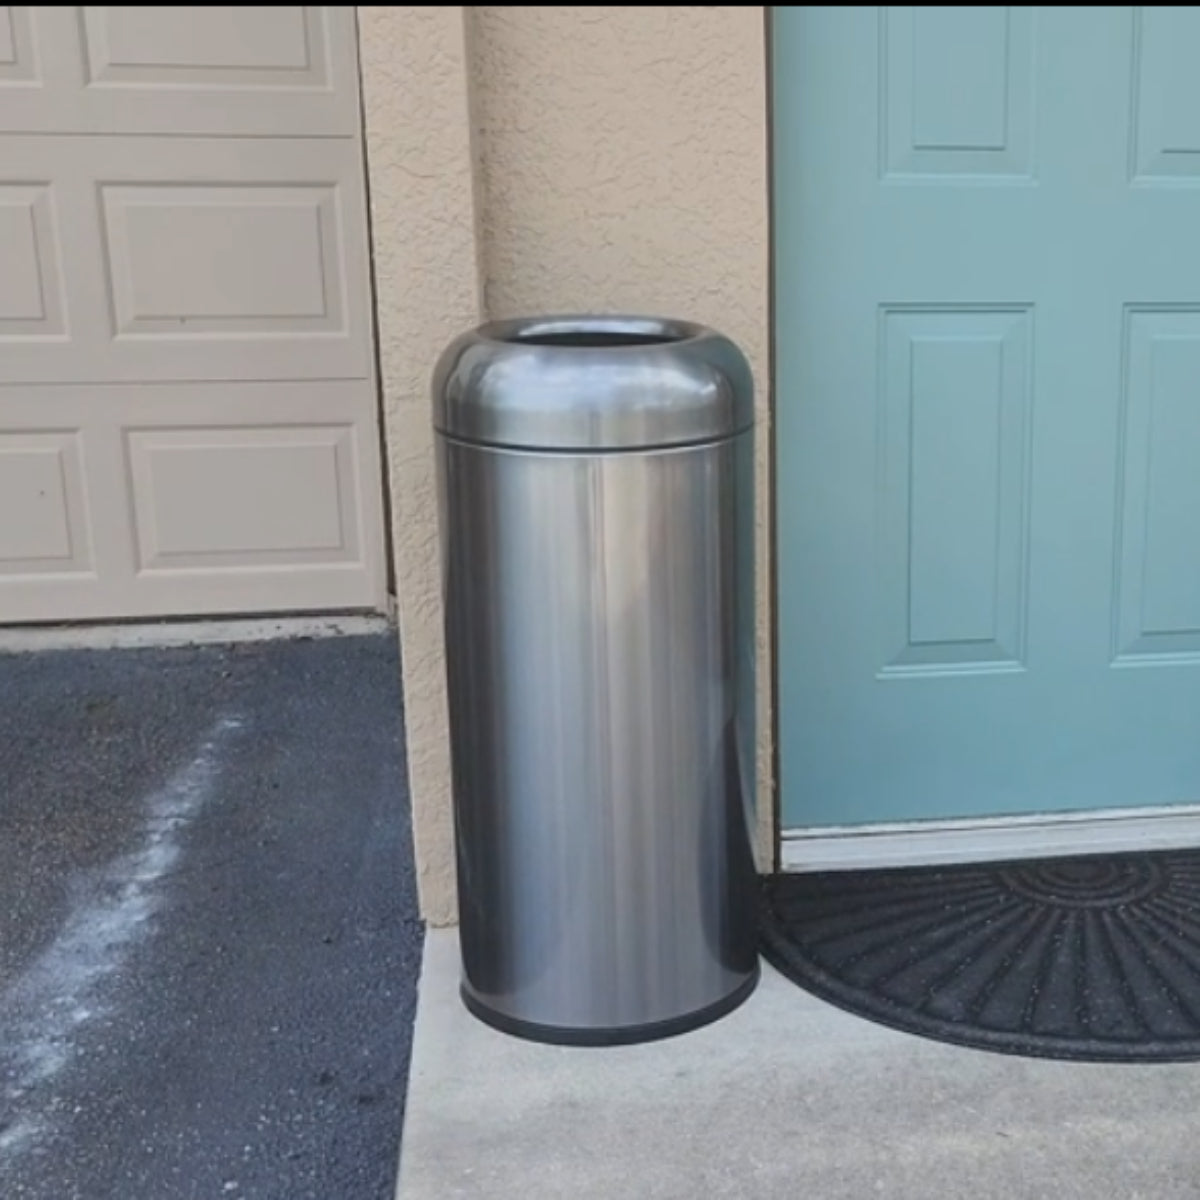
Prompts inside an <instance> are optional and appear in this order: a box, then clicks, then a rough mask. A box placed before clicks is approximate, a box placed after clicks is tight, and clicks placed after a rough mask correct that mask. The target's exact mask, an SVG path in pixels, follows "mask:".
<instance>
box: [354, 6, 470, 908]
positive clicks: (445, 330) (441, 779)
mask: <svg viewBox="0 0 1200 1200" xmlns="http://www.w3.org/2000/svg"><path fill="white" fill-rule="evenodd" d="M358 20H359V43H360V50H359V53H360V61H361V71H362V88H363V114H364V120H365V123H366V140H367V165H368V179H369V185H370V197H371V231H372V246H373V258H374V272H375V288H376V314H377V317H376V319H377V322H378V329H377V337H378V345H379V359H380V368H381V377H382V381H383V415H384V432H385V437H386V441H387V467H388V476H389V490H390V496H391V532H392V547H393V556H394V557H393V562H394V568H395V587H396V601H397V609H398V615H399V623H400V647H401V667H402V670H403V674H404V711H405V729H406V737H407V743H408V772H409V787H410V790H411V795H412V806H413V838H414V848H415V852H416V859H417V883H418V888H419V891H420V897H421V908H422V912H423V914H424V916H425V918H426V919H427V920H428V921H430V922H431V923H432V924H435V925H444V924H449V923H451V922H453V921H454V920H455V917H456V903H455V882H454V843H453V825H452V819H451V807H450V747H449V742H448V739H447V717H446V686H445V666H444V660H443V638H442V609H441V584H440V575H439V567H438V542H437V505H436V480H435V475H434V460H433V433H432V428H431V424H430V403H429V378H430V375H431V374H432V371H433V366H434V363H435V362H436V360H437V356H438V354H439V353H440V352H441V349H442V347H443V346H445V344H446V343H447V342H448V341H450V339H451V338H452V337H454V335H455V334H457V333H460V332H461V331H462V330H463V329H465V328H469V327H470V326H471V325H473V324H475V323H476V322H477V321H478V320H479V318H480V309H479V297H480V281H479V272H478V257H477V239H476V225H475V204H474V171H473V168H472V155H471V138H470V119H469V115H468V103H467V86H466V83H467V63H466V58H465V54H466V48H465V41H464V36H463V10H462V8H461V7H451V6H441V7H438V6H432V7H428V8H423V7H403V6H397V7H372V8H360V9H359V10H358Z"/></svg>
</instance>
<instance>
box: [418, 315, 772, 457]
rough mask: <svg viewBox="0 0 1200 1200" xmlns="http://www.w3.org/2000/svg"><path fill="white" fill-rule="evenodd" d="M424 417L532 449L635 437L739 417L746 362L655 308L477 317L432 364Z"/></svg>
mask: <svg viewBox="0 0 1200 1200" xmlns="http://www.w3.org/2000/svg"><path fill="white" fill-rule="evenodd" d="M433 396H434V426H435V428H436V429H438V430H439V431H440V432H441V433H443V434H446V435H448V436H450V437H454V438H458V439H461V440H463V441H471V442H480V443H484V444H487V445H492V446H510V447H515V448H526V449H538V450H568V451H569V450H588V449H593V450H595V449H636V448H638V447H652V446H676V445H687V444H689V443H692V442H706V441H715V440H717V439H720V438H724V437H729V436H731V435H733V434H736V433H740V432H742V431H743V430H745V429H749V428H750V426H751V424H752V423H753V414H754V393H753V383H752V381H751V376H750V367H749V365H748V364H747V362H746V359H745V357H744V356H743V354H742V352H741V351H740V350H739V349H738V348H737V347H736V346H735V345H734V344H733V342H731V341H730V340H729V339H728V338H726V337H723V336H722V335H721V334H719V333H717V332H715V331H714V330H712V329H708V328H706V327H704V326H703V325H696V324H693V323H691V322H688V321H675V320H670V319H667V318H662V317H638V316H548V317H533V318H524V319H517V320H510V321H494V322H492V323H490V324H487V325H481V326H480V327H479V328H477V329H474V330H472V331H471V332H470V333H466V334H463V335H462V336H461V337H459V338H457V339H456V340H455V341H453V342H452V343H451V344H450V345H449V346H448V347H447V348H446V350H445V351H444V352H443V354H442V356H441V358H440V360H439V361H438V365H437V369H436V371H435V373H434V383H433Z"/></svg>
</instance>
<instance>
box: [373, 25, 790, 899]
mask: <svg viewBox="0 0 1200 1200" xmlns="http://www.w3.org/2000/svg"><path fill="white" fill-rule="evenodd" d="M359 13H360V40H361V44H362V70H363V91H364V99H365V113H366V126H367V145H368V162H369V175H370V187H371V211H372V220H373V238H374V246H375V262H376V273H377V281H378V310H379V320H380V331H379V333H380V346H381V361H382V368H383V384H384V396H385V410H386V415H387V420H386V427H387V437H388V444H389V453H388V459H389V463H390V467H391V480H390V487H391V494H392V506H393V528H394V539H395V552H396V574H397V592H398V599H399V610H400V631H401V647H402V654H403V658H404V674H405V680H404V682H405V702H406V706H407V729H408V741H409V756H410V781H411V786H412V797H413V804H414V828H415V832H416V838H417V854H418V860H419V868H420V882H421V890H422V903H423V906H424V908H425V911H426V914H427V915H428V917H429V918H430V919H431V920H433V921H437V922H440V921H444V920H447V919H450V918H451V917H452V913H453V866H452V844H451V826H450V821H449V777H448V765H447V759H448V756H447V744H446V730H445V697H444V690H443V683H442V674H441V671H442V646H441V638H440V625H439V622H440V612H439V602H438V576H437V569H436V542H435V524H434V522H435V513H434V507H433V494H432V490H431V489H432V457H431V447H430V438H429V429H428V424H429V423H428V395H427V387H428V384H427V381H428V374H429V370H430V368H431V367H432V364H433V361H434V359H435V358H436V356H437V353H438V351H439V350H440V349H441V347H442V345H443V344H444V343H445V342H446V341H447V340H448V339H449V337H450V336H451V335H452V333H453V332H454V331H455V330H456V329H457V328H461V327H465V326H466V325H468V324H470V323H471V322H472V321H473V320H474V319H475V315H476V310H477V306H478V308H479V309H482V311H483V312H484V313H486V314H487V315H488V316H509V315H515V314H517V313H521V312H533V311H547V310H555V309H558V310H573V311H582V310H588V311H605V310H608V311H617V310H626V311H629V310H632V311H643V312H660V313H665V314H672V315H678V316H684V317H688V318H691V319H695V320H700V321H704V322H708V323H710V324H712V325H714V326H716V327H717V328H719V329H721V330H722V331H723V332H725V333H727V334H729V335H730V336H732V337H733V338H734V339H736V340H737V341H738V342H739V343H740V345H741V346H742V347H743V348H744V349H745V350H746V352H747V354H748V355H749V357H750V360H751V363H752V364H753V366H754V371H755V378H756V381H757V386H758V411H759V421H758V435H757V436H758V461H759V497H758V550H759V555H758V561H759V565H760V586H759V596H760V611H759V662H760V680H761V694H760V705H759V729H760V746H759V779H760V803H759V812H760V817H761V830H760V834H761V837H760V842H761V847H762V848H763V849H766V848H767V847H769V844H770V824H771V820H772V812H771V796H772V794H773V782H772V775H771V754H770V739H769V730H770V702H771V699H770V694H769V684H770V674H771V673H770V670H769V664H770V647H769V628H770V625H769V612H768V608H767V605H768V601H769V598H770V588H769V583H768V573H767V562H768V557H767V556H768V551H769V542H768V536H767V533H768V525H767V513H768V496H769V491H768V470H769V457H768V454H767V447H768V441H769V414H770V406H769V394H768V382H769V373H768V342H769V337H768V330H769V320H768V219H767V210H768V184H767V100H766V69H765V35H764V28H763V14H764V10H763V9H762V8H735V7H725V6H718V7H705V8H700V7H696V8H684V7H665V6H659V7H648V8H634V7H628V6H613V7H588V6H557V7H526V6H513V7H504V6H476V7H471V8H467V9H465V10H464V9H461V8H446V7H442V8H433V9H425V8H363V9H360V10H359ZM468 110H469V111H470V112H471V113H472V115H473V124H472V125H471V126H469V125H468V121H467V112H468ZM477 267H478V270H479V275H478V276H477V275H476V273H475V272H476V269H477ZM479 280H481V281H482V295H481V296H477V295H475V294H472V287H473V286H474V285H475V284H476V282H477V281H479Z"/></svg>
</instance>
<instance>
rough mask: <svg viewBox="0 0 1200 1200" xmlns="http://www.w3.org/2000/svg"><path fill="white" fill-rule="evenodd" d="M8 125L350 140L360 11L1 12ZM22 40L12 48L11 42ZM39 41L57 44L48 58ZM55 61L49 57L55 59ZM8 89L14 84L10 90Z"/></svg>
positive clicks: (163, 8)
mask: <svg viewBox="0 0 1200 1200" xmlns="http://www.w3.org/2000/svg"><path fill="white" fill-rule="evenodd" d="M0 11H3V12H4V13H6V14H7V21H6V20H5V17H4V16H0V89H2V87H3V84H4V82H6V81H8V80H14V81H18V80H19V81H23V82H25V83H27V84H33V85H34V86H33V87H27V88H26V89H25V91H24V92H23V93H22V94H21V95H19V96H18V95H14V97H13V99H14V100H15V104H11V105H10V104H8V103H7V102H6V103H5V104H3V105H0V130H8V131H13V132H54V133H64V132H71V133H99V134H120V133H132V134H147V133H161V134H168V135H177V134H240V135H255V134H257V135H263V136H305V137H314V136H322V137H330V136H342V137H349V136H353V135H354V134H356V133H357V122H358V106H357V84H356V72H355V24H354V10H353V9H352V8H321V7H309V6H300V5H294V6H291V5H282V6H279V7H278V8H276V7H272V6H265V5H244V6H240V7H226V6H220V5H212V6H198V5H157V6H149V7H144V8H136V7H125V6H90V5H89V6H83V7H74V6H61V7H58V6H33V7H32V8H31V7H13V8H10V9H7V10H0ZM9 43H11V47H12V48H11V50H8V51H7V52H6V47H7V46H8V45H9ZM35 44H39V45H43V46H51V47H52V48H53V50H54V53H53V55H52V56H50V57H49V58H48V59H45V61H44V62H39V61H38V60H37V57H36V56H35V55H34V53H33V46H34V45H35ZM43 58H45V56H43ZM0 95H4V92H3V91H2V90H0Z"/></svg>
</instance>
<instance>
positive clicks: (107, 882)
mask: <svg viewBox="0 0 1200 1200" xmlns="http://www.w3.org/2000/svg"><path fill="white" fill-rule="evenodd" d="M400 706H401V699H400V669H399V663H398V660H397V654H396V649H395V638H394V637H392V636H390V635H387V634H380V635H371V636H362V637H335V638H329V639H321V640H315V641H284V642H272V643H257V644H245V645H237V646H229V647H214V646H207V647H196V648H184V649H161V650H107V651H80V652H55V653H41V654H27V655H9V656H0V1197H3V1198H4V1200H109V1198H110V1197H111V1198H113V1200H117V1198H119V1200H193V1198H195V1200H215V1198H220V1200H225V1198H229V1197H232V1198H234V1200H246V1198H250V1200H309V1198H311V1200H383V1198H385V1197H390V1195H391V1194H392V1191H393V1189H394V1186H395V1175H396V1162H397V1155H398V1152H399V1138H400V1129H401V1122H402V1116H403V1106H404V1091H405V1080H406V1076H407V1068H408V1054H409V1039H410V1036H411V1021H412V1011H413V1006H414V1003H415V993H416V979H417V972H418V967H419V959H420V937H421V928H420V923H419V920H418V917H417V910H416V898H415V890H414V883H413V870H412V855H411V848H410V845H409V835H408V828H409V826H408V802H407V796H406V793H405V772H404V769H403V749H402V744H401V729H402V725H401V708H400Z"/></svg>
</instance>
